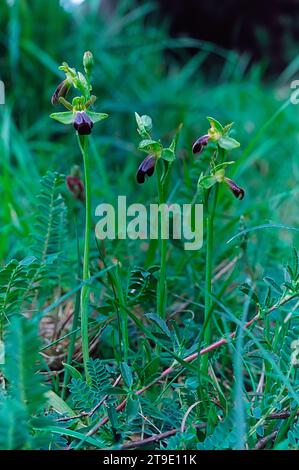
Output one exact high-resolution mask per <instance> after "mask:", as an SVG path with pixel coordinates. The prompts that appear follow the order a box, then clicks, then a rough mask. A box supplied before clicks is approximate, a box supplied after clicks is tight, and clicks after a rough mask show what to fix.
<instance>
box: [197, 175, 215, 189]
mask: <svg viewBox="0 0 299 470" xmlns="http://www.w3.org/2000/svg"><path fill="white" fill-rule="evenodd" d="M216 183H217V179H216V177H215V176H213V175H211V176H210V175H209V176H202V177H200V178H199V180H198V183H197V186H198V187H200V188H202V189H210V188H212V186H214V185H215V184H216Z"/></svg>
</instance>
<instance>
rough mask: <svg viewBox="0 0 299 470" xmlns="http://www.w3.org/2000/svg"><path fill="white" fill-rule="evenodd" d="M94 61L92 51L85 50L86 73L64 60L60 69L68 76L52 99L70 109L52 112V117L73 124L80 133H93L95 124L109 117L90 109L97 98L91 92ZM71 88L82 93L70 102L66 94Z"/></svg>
mask: <svg viewBox="0 0 299 470" xmlns="http://www.w3.org/2000/svg"><path fill="white" fill-rule="evenodd" d="M93 63H94V60H93V55H92V53H91V52H89V51H87V52H85V54H84V57H83V66H84V70H85V75H84V74H83V73H81V72H77V71H76V70H75V69H74V68H71V67H70V66H69V65H68V64H67V63H66V62H63V64H62V65H61V67H59V69H60V70H62V71H63V72H64V73H65V77H66V78H65V79H64V80H63V81H62V82H61V83H60V84H59V85H58V87H57V88H56V90H55V92H54V94H53V96H52V100H51V102H52V104H53V106H56V105H58V104H61V105H63V106H64V107H65V108H66V109H67V110H68V111H66V112H60V113H52V114H51V115H50V117H51V118H52V119H56V121H59V122H61V123H62V124H73V126H74V128H75V130H76V131H77V132H78V134H79V135H89V134H91V131H92V128H93V125H94V124H95V123H96V122H99V121H102V120H103V119H106V118H107V117H108V115H107V114H105V113H96V112H93V111H90V108H92V107H93V105H94V103H95V101H96V99H97V98H96V96H95V95H92V94H91V91H92V86H91V82H90V79H91V73H92V67H93ZM71 88H74V89H75V90H78V91H79V92H80V93H81V95H80V96H75V97H74V98H73V100H72V102H71V103H70V102H69V101H67V100H66V96H67V95H68V93H69V91H70V90H71Z"/></svg>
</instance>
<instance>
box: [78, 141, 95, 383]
mask: <svg viewBox="0 0 299 470" xmlns="http://www.w3.org/2000/svg"><path fill="white" fill-rule="evenodd" d="M78 140H79V146H80V149H81V152H82V155H83V161H84V176H85V240H84V257H83V282H84V284H83V286H82V290H81V341H82V354H83V364H84V371H85V376H86V380H87V382H89V381H90V378H89V374H88V370H87V362H88V360H89V344H88V306H89V305H88V304H89V292H90V286H89V285H88V284H86V281H88V280H89V278H90V272H89V253H90V234H91V228H92V227H91V224H92V221H91V187H90V168H89V145H88V137H87V136H86V135H83V136H78Z"/></svg>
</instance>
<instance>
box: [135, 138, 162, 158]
mask: <svg viewBox="0 0 299 470" xmlns="http://www.w3.org/2000/svg"><path fill="white" fill-rule="evenodd" d="M138 150H141V151H142V152H146V153H154V154H156V155H157V154H160V153H161V150H162V145H161V143H160V142H158V141H156V140H151V139H144V140H142V141H141V142H140V144H139V147H138Z"/></svg>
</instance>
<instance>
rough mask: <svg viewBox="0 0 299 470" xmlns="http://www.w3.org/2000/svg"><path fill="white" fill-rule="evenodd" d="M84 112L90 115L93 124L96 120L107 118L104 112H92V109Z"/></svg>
mask: <svg viewBox="0 0 299 470" xmlns="http://www.w3.org/2000/svg"><path fill="white" fill-rule="evenodd" d="M86 114H88V116H89V117H90V119H91V120H92V122H93V123H94V124H95V123H96V122H100V121H103V120H104V119H107V117H108V114H106V113H94V112H93V111H88V110H87V111H86Z"/></svg>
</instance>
